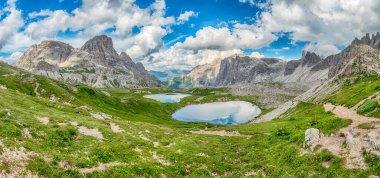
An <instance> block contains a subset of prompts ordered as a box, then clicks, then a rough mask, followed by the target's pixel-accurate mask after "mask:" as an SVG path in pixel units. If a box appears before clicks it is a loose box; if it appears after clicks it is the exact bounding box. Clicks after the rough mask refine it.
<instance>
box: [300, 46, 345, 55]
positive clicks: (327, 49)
mask: <svg viewBox="0 0 380 178" xmlns="http://www.w3.org/2000/svg"><path fill="white" fill-rule="evenodd" d="M304 51H310V52H314V53H316V54H318V55H320V56H323V57H327V56H329V55H331V54H337V53H339V49H338V48H337V47H336V46H334V45H332V44H323V43H310V44H308V45H306V46H305V48H304Z"/></svg>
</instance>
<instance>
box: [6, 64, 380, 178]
mask: <svg viewBox="0 0 380 178" xmlns="http://www.w3.org/2000/svg"><path fill="white" fill-rule="evenodd" d="M4 75H5V76H4ZM9 75H11V76H12V77H9ZM36 82H38V83H39V84H40V87H39V88H38V89H37V92H38V93H40V94H41V96H40V97H37V96H36V94H35V92H34V90H35V83H36ZM0 84H4V85H6V86H7V87H8V88H9V89H7V90H2V89H0V99H1V101H2V102H1V103H0V138H1V142H2V143H3V144H4V146H5V147H7V148H20V147H24V148H26V150H28V151H32V152H35V153H36V154H37V156H36V157H35V158H33V159H30V160H27V161H26V168H27V169H28V170H30V171H31V172H33V173H35V174H38V175H40V176H45V177H82V174H81V173H80V172H79V171H78V170H79V169H80V168H90V167H94V166H97V165H98V164H99V163H111V162H122V163H125V165H123V166H117V167H111V168H109V169H107V170H105V171H99V172H93V173H88V174H86V177H162V176H166V177H213V176H223V177H246V176H247V175H248V173H251V172H253V171H254V172H257V173H258V174H259V175H255V176H260V174H262V175H264V174H265V175H266V176H268V177H309V176H314V177H365V176H368V175H371V174H375V173H376V171H377V170H378V168H377V165H378V164H377V163H376V159H374V158H372V157H371V158H368V159H369V160H370V162H373V163H374V164H371V165H372V166H371V167H370V168H369V169H368V170H347V169H345V168H343V166H342V165H343V160H342V159H340V158H337V157H334V156H333V155H331V154H330V153H329V152H328V151H326V150H322V151H321V152H320V153H315V154H304V155H301V154H300V152H301V147H302V144H303V141H304V132H305V130H306V129H308V128H310V127H314V128H318V129H320V130H321V132H322V133H324V134H328V133H331V132H333V131H336V130H338V129H339V128H342V127H345V126H347V125H348V124H349V122H348V121H347V120H342V119H340V118H337V117H335V116H334V115H333V114H331V113H329V112H324V110H323V107H322V106H321V105H315V104H310V103H301V104H299V105H298V106H297V107H295V108H294V109H293V110H291V111H289V112H288V113H286V114H285V115H284V117H283V118H279V119H276V120H273V121H270V122H266V123H259V124H245V125H239V126H231V127H223V126H212V125H209V124H204V123H184V122H178V121H175V120H173V119H171V114H172V113H173V112H174V111H175V110H177V109H178V108H180V107H183V106H185V105H188V104H196V103H204V102H212V101H228V100H244V101H249V102H253V103H254V102H255V100H256V97H254V96H252V97H243V96H231V95H230V94H228V89H226V88H213V89H192V90H188V91H187V93H190V94H192V96H191V97H188V98H185V99H183V100H182V101H181V102H180V103H173V104H165V103H159V102H157V101H154V100H151V99H147V98H143V95H145V94H147V93H167V92H178V91H175V90H167V89H163V88H154V89H151V88H143V89H93V88H90V87H86V86H80V85H75V86H71V85H66V84H62V83H60V82H57V81H52V80H48V79H46V78H44V77H38V76H34V75H28V74H26V73H24V72H21V71H18V70H16V69H14V68H12V67H10V66H0ZM73 87H75V88H76V89H77V90H73ZM43 91H44V92H43ZM102 91H106V92H108V93H109V94H110V95H111V96H107V95H106V94H104V93H103V92H102ZM52 94H54V95H55V96H57V97H58V98H59V100H58V102H52V101H50V99H49V98H50V96H51V95H52ZM78 106H87V107H88V108H90V110H89V109H86V108H83V107H78ZM97 112H103V113H106V114H109V115H112V116H113V118H112V119H111V120H98V119H95V118H92V117H91V116H90V113H97ZM37 116H45V117H49V118H50V121H49V123H48V125H44V124H43V123H41V122H39V121H38V120H37V119H36V117H37ZM70 122H77V123H78V125H79V126H85V127H88V128H97V129H99V131H100V132H101V133H102V135H103V137H104V139H103V140H101V141H100V140H97V139H96V138H94V137H91V136H87V135H84V134H82V133H79V132H78V129H77V127H76V126H73V125H71V124H70ZM111 122H112V123H116V124H117V125H118V126H119V127H120V128H122V129H123V130H124V132H122V133H114V132H112V130H111V128H110V123H111ZM61 123H66V124H67V125H61ZM206 127H208V129H210V130H234V131H239V132H240V133H243V134H252V135H253V137H252V138H241V137H218V136H211V135H197V134H191V133H190V132H189V130H199V129H205V128H206ZM25 128H26V129H28V130H29V131H30V134H31V135H32V137H31V138H29V137H24V136H23V133H22V130H23V129H25ZM155 143H159V144H158V146H157V144H155ZM0 153H1V152H0ZM326 161H328V162H329V163H330V167H329V168H325V167H323V166H322V164H323V163H324V162H326ZM0 162H1V161H0ZM62 162H65V163H66V164H67V165H69V166H70V167H72V169H68V170H66V169H63V168H62V167H60V166H59V165H60V163H62ZM166 163H169V164H166ZM7 168H8V167H7V165H4V164H0V171H1V170H6V169H7Z"/></svg>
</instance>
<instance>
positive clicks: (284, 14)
mask: <svg viewBox="0 0 380 178" xmlns="http://www.w3.org/2000/svg"><path fill="white" fill-rule="evenodd" d="M270 4H271V5H269V6H266V7H265V8H264V12H262V13H261V15H260V16H259V21H258V22H257V26H260V27H261V28H263V29H264V30H265V31H268V32H290V34H291V35H290V37H291V39H292V40H294V41H308V42H312V43H316V44H317V45H313V46H314V48H320V49H318V50H316V51H317V52H318V51H320V52H324V54H322V55H324V56H327V55H329V53H330V54H331V53H332V52H336V50H334V48H333V46H335V49H337V48H336V46H339V45H348V44H349V43H350V42H351V41H352V40H353V39H354V38H355V37H360V36H363V35H364V34H365V33H375V32H377V31H378V30H379V29H380V23H379V21H378V19H380V1H378V0H362V1H358V0H344V1H342V0H329V1H326V0H310V1H303V0H292V1H283V0H270ZM309 48H310V47H309ZM327 49H329V50H327Z"/></svg>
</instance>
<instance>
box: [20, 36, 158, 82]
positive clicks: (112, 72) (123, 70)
mask: <svg viewBox="0 0 380 178" xmlns="http://www.w3.org/2000/svg"><path fill="white" fill-rule="evenodd" d="M16 66H17V67H19V68H22V69H25V70H27V71H30V72H32V73H35V74H39V75H44V76H47V77H49V78H52V79H56V80H61V81H66V82H73V83H82V84H86V85H89V86H93V87H99V88H108V87H123V88H124V87H126V88H136V87H156V86H161V82H160V81H159V80H158V79H156V78H155V77H154V76H152V75H150V74H149V73H148V71H146V70H145V68H144V66H143V65H142V64H141V63H137V64H136V63H134V62H133V61H132V59H131V58H130V57H129V56H128V55H127V54H126V53H124V52H122V53H121V54H118V53H117V52H116V50H115V49H114V48H113V42H112V39H111V38H109V37H107V36H104V35H102V36H96V37H94V38H92V39H91V40H89V41H87V42H86V43H85V44H84V45H83V46H82V47H81V48H78V49H77V48H74V47H72V46H70V45H69V44H65V43H62V42H59V41H43V42H41V44H39V45H33V46H31V47H30V48H29V49H28V50H27V51H26V52H25V53H24V54H23V55H22V57H21V58H20V60H19V61H18V62H17V64H16Z"/></svg>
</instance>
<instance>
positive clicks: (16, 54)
mask: <svg viewBox="0 0 380 178" xmlns="http://www.w3.org/2000/svg"><path fill="white" fill-rule="evenodd" d="M22 54H23V53H22V52H20V51H17V52H14V53H12V54H11V55H10V56H9V57H0V61H3V62H6V63H8V64H15V63H16V62H17V61H18V60H19V59H20V57H21V56H22Z"/></svg>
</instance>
